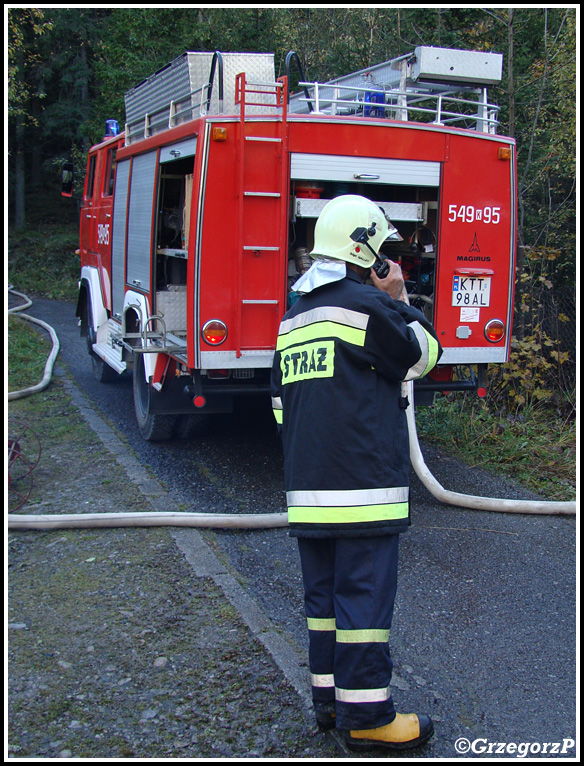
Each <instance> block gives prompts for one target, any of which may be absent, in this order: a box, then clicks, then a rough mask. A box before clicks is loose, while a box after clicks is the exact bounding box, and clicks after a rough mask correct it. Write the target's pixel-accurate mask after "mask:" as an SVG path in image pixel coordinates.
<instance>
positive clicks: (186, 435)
mask: <svg viewBox="0 0 584 766" xmlns="http://www.w3.org/2000/svg"><path fill="white" fill-rule="evenodd" d="M210 417H211V416H210V415H199V414H195V415H178V416H177V419H176V425H175V429H174V435H175V436H176V437H177V438H178V439H196V438H197V437H199V436H203V435H204V434H206V433H207V430H208V428H209V425H210V420H209V418H210Z"/></svg>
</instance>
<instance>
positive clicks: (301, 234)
mask: <svg viewBox="0 0 584 766" xmlns="http://www.w3.org/2000/svg"><path fill="white" fill-rule="evenodd" d="M439 183H440V165H439V163H437V162H418V161H403V160H380V159H378V158H370V157H340V156H336V157H335V156H327V155H312V154H296V155H294V154H293V155H292V160H291V183H290V207H291V210H290V242H289V248H288V258H289V260H288V290H289V291H290V290H291V288H292V287H293V285H294V283H295V282H296V281H297V279H298V278H299V277H300V276H301V275H302V274H303V273H304V272H305V271H306V270H307V269H308V268H310V265H311V263H312V260H311V259H310V258H309V256H308V254H309V253H310V251H311V250H312V248H313V246H314V227H315V225H316V220H317V218H318V216H319V215H320V213H321V211H322V209H323V208H324V206H325V205H326V203H327V202H328V201H329V200H331V199H333V198H334V197H338V196H340V195H341V194H359V195H362V196H364V197H367V198H368V199H370V200H372V201H373V202H375V203H376V204H377V205H379V206H380V207H381V208H382V209H383V211H384V213H385V215H386V216H387V217H388V218H389V220H390V221H391V222H392V224H393V225H394V226H395V227H396V229H397V230H398V232H399V236H398V237H396V238H394V239H392V240H388V241H387V242H386V243H385V244H384V245H383V246H382V248H381V255H384V256H386V257H387V258H389V259H391V260H393V261H397V262H398V263H400V265H401V267H402V271H403V274H404V279H405V281H406V289H407V291H408V294H409V296H410V302H411V303H412V305H414V306H416V307H417V308H419V309H421V310H422V311H423V313H424V314H425V315H426V316H427V317H428V319H430V321H432V319H433V313H434V291H435V284H436V260H437V252H436V241H437V238H436V234H437V212H438V191H439ZM290 300H293V296H289V302H290Z"/></svg>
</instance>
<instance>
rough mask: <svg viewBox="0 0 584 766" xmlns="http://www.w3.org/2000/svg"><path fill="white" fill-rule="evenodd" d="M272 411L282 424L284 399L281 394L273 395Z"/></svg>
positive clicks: (277, 421)
mask: <svg viewBox="0 0 584 766" xmlns="http://www.w3.org/2000/svg"><path fill="white" fill-rule="evenodd" d="M272 411H273V413H274V417H275V419H276V423H278V425H282V414H283V413H282V399H281V397H279V396H272Z"/></svg>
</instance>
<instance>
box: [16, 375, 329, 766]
mask: <svg viewBox="0 0 584 766" xmlns="http://www.w3.org/2000/svg"><path fill="white" fill-rule="evenodd" d="M56 372H57V374H56V375H55V378H54V380H53V382H52V383H51V385H50V387H49V388H48V389H47V390H46V391H44V392H42V393H40V394H36V395H35V396H33V397H30V398H26V399H21V400H17V401H14V402H11V403H10V406H9V424H10V427H11V428H12V426H13V425H14V423H16V422H17V419H19V421H20V423H22V422H23V421H24V422H25V423H26V424H28V426H29V428H30V429H31V431H32V432H34V433H35V434H37V435H38V437H39V441H40V446H41V454H40V458H39V460H38V464H37V465H36V467H35V468H34V470H33V471H32V480H33V486H32V490H30V496H29V497H28V500H27V502H26V504H25V505H23V506H22V507H21V508H19V509H17V510H15V511H14V512H13V513H12V514H10V517H13V516H16V515H17V514H68V513H106V512H119V511H136V512H144V513H148V512H151V511H152V510H153V505H152V497H158V500H159V501H161V502H162V501H163V500H164V498H163V497H162V496H161V494H160V487H158V486H157V484H156V482H154V481H153V480H152V481H151V479H150V477H148V476H147V475H145V472H144V471H143V469H141V468H140V467H139V466H137V461H135V460H134V458H133V457H132V454H131V450H130V449H129V448H127V452H126V451H125V447H126V445H124V442H123V437H120V436H119V435H116V440H117V441H116V445H115V449H113V452H112V451H111V450H108V449H106V448H105V446H104V438H106V436H107V434H108V433H110V434H111V430H110V429H109V426H108V425H107V424H106V423H105V422H104V421H103V420H102V419H100V418H99V417H98V416H97V415H95V413H92V411H91V408H89V407H88V406H87V408H86V409H85V411H84V406H86V405H84V403H83V398H82V397H81V395H80V394H79V392H78V391H77V389H76V388H75V387H74V385H73V384H72V383H71V381H70V380H68V378H67V376H66V373H65V372H64V371H63V370H62V369H57V371H56ZM92 418H93V420H92ZM100 424H101V425H100ZM100 428H101V429H102V430H101V433H100ZM28 447H30V449H31V451H32V450H33V449H34V445H32V443H31V445H27V444H24V440H23V450H25V449H27V448H28ZM116 449H117V451H118V453H119V454H118V458H119V460H118V459H116V457H115V450H116ZM124 461H125V463H124ZM133 461H134V462H133ZM24 490H26V492H28V490H27V489H26V487H24ZM193 533H194V534H197V533H196V531H195V530H193ZM6 540H7V542H6V549H7V557H6V559H7V575H8V589H7V590H8V603H7V607H6V616H7V620H6V622H7V626H8V627H7V633H8V641H7V647H8V648H7V658H8V678H7V689H8V707H7V718H8V732H7V743H8V744H7V753H6V756H7V757H9V758H13V759H14V758H16V759H18V758H57V757H71V758H118V759H120V758H165V759H170V758H172V759H178V758H185V759H186V758H214V759H220V758H252V757H253V758H318V759H319V760H320V759H326V758H330V757H339V755H340V754H341V753H340V752H339V749H338V747H339V746H338V744H337V743H336V742H335V740H334V739H332V738H331V737H330V736H327V735H325V734H323V733H321V732H320V731H319V730H318V729H317V727H316V726H315V724H314V721H313V717H312V713H311V711H310V709H309V706H308V705H307V703H306V699H305V698H303V697H302V695H299V693H298V689H297V688H295V686H294V683H291V682H290V681H289V680H288V679H287V677H286V676H285V675H284V674H283V672H282V669H281V667H280V666H279V665H278V664H277V662H276V661H275V660H274V656H273V654H272V653H271V652H270V651H268V650H267V649H266V644H265V641H262V640H260V639H261V633H262V631H263V632H264V633H266V631H267V628H266V626H265V625H263V626H262V625H260V627H259V628H258V629H257V631H256V632H255V633H254V630H253V629H251V628H250V626H249V624H247V623H246V621H245V620H244V619H243V618H242V614H241V611H240V610H239V609H236V608H235V606H234V604H233V599H232V600H230V599H229V598H227V596H226V593H225V590H224V589H222V588H221V587H219V585H218V582H219V581H220V580H219V579H218V578H217V577H215V578H213V577H211V576H210V575H208V574H201V571H197V569H196V567H195V568H193V566H192V562H190V561H189V560H188V557H187V556H185V554H184V553H183V548H184V546H183V547H182V548H181V547H179V545H178V544H177V537H176V535H175V534H174V533H173V531H172V529H170V528H158V527H152V528H100V529H61V530H51V531H33V530H26V531H22V530H14V529H10V530H9V531H8V534H7V536H6ZM222 576H223V578H224V579H225V578H227V579H229V578H230V577H231V575H230V574H229V573H224V574H223V575H222ZM232 582H234V580H233V579H232ZM234 587H236V585H235V586H234ZM280 638H281V637H280ZM292 657H293V660H292V662H293V663H294V662H296V660H295V659H294V654H293V653H292ZM296 664H300V665H301V664H302V661H300V662H296ZM299 672H300V673H306V667H300V668H299Z"/></svg>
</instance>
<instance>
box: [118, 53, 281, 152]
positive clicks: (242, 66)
mask: <svg viewBox="0 0 584 766" xmlns="http://www.w3.org/2000/svg"><path fill="white" fill-rule="evenodd" d="M241 72H246V73H247V76H248V78H249V79H250V80H253V81H254V83H255V84H258V85H264V86H265V89H266V93H265V95H264V96H263V98H262V96H261V95H260V96H258V95H257V93H256V100H258V101H259V102H260V103H262V101H264V102H265V104H266V108H265V109H263V108H262V107H261V106H258V105H256V106H253V107H250V108H249V109H248V113H256V114H262V113H264V112H265V111H268V110H269V107H270V106H272V107H273V106H274V105H275V96H274V89H273V86H274V81H275V79H276V76H275V70H274V54H273V53H221V52H219V51H215V52H210V51H202V52H198V51H187V52H186V53H183V54H182V55H181V56H178V57H177V58H176V59H174V60H173V61H171V62H170V64H167V65H166V66H165V67H163V68H162V69H159V70H158V71H157V72H155V73H154V74H153V75H151V76H150V77H148V78H147V79H146V80H144V81H143V82H141V83H140V84H139V85H136V86H135V87H134V88H132V89H130V90H129V91H127V92H126V94H125V106H126V126H125V141H126V144H131V143H134V142H135V141H139V140H141V139H144V138H148V137H149V136H151V135H154V134H156V133H160V132H162V131H164V130H168V129H169V128H173V127H175V126H176V125H180V124H181V123H184V122H188V121H190V120H194V119H196V118H197V117H201V116H203V115H206V114H237V113H238V111H239V108H236V83H235V78H236V76H237V75H238V74H240V73H241Z"/></svg>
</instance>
